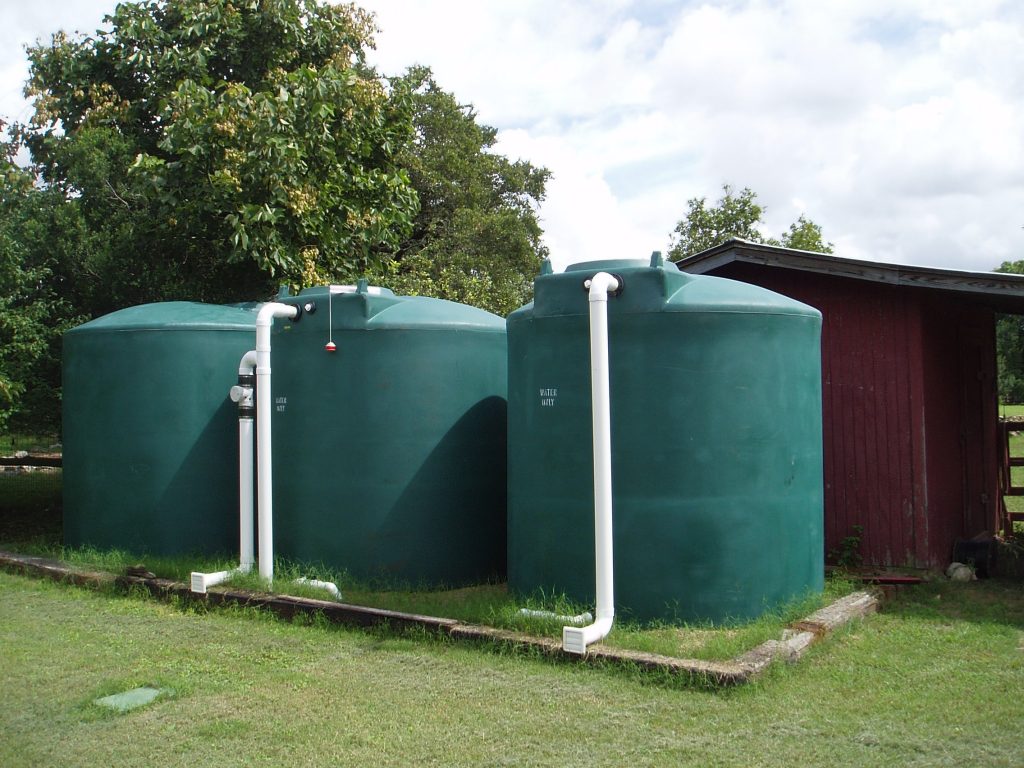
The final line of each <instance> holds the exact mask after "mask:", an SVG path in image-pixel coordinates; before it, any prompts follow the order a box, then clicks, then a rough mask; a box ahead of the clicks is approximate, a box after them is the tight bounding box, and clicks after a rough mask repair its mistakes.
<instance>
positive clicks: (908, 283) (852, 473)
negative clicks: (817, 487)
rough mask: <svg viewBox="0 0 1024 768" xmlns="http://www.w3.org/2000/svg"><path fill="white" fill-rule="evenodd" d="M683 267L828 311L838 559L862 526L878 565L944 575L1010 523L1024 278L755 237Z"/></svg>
mask: <svg viewBox="0 0 1024 768" xmlns="http://www.w3.org/2000/svg"><path fill="white" fill-rule="evenodd" d="M678 266H679V268H680V269H682V270H683V271H685V272H691V273H694V274H711V275H716V276H718V277H727V278H731V279H734V280H741V281H743V282H747V283H753V284H755V285H759V286H763V287H765V288H768V289H770V290H773V291H776V292H778V293H781V294H784V295H786V296H790V297H792V298H795V299H797V300H799V301H802V302H804V303H805V304H810V305H811V306H813V307H816V308H817V309H819V310H820V311H821V313H822V317H823V327H822V342H821V344H822V349H821V354H822V400H823V402H822V408H823V426H824V458H825V546H826V551H829V550H832V551H838V550H839V549H840V548H841V546H842V540H843V539H844V538H845V537H846V536H849V535H851V534H852V533H853V532H854V530H855V529H854V526H857V525H859V526H862V527H863V533H862V534H861V535H860V538H861V546H860V554H861V555H862V556H863V559H864V563H865V564H868V565H877V566H894V567H910V568H943V567H945V566H946V565H947V564H948V563H949V562H950V560H951V557H952V552H953V545H954V543H955V542H956V541H957V540H958V539H970V538H972V537H974V536H976V535H978V534H983V533H985V532H988V533H989V534H992V533H995V532H996V531H998V530H999V529H1000V528H1002V527H1003V525H1004V521H1003V519H1002V503H1001V499H1002V497H1001V490H1000V472H1001V470H1002V458H1001V455H1000V451H999V434H1000V432H999V423H998V402H997V398H998V396H997V391H996V353H995V316H996V313H997V312H1011V313H1024V277H1022V276H1018V275H1004V274H998V273H990V272H961V271H957V270H948V269H932V268H926V267H909V266H904V265H896V264H879V263H873V262H868V261H860V260H855V259H840V258H835V257H833V256H826V255H823V254H817V253H809V252H807V251H797V250H792V249H788V248H775V247H771V246H764V245H757V244H754V243H748V242H746V241H743V240H730V241H729V242H727V243H723V244H722V245H720V246H717V247H715V248H712V249H710V250H707V251H703V252H702V253H699V254H697V255H695V256H692V257H690V258H687V259H684V260H682V261H680V262H679V263H678Z"/></svg>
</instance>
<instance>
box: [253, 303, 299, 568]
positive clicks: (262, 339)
mask: <svg viewBox="0 0 1024 768" xmlns="http://www.w3.org/2000/svg"><path fill="white" fill-rule="evenodd" d="M298 313H299V308H298V307H293V306H289V305H287V304H279V303H277V302H270V303H268V304H264V305H263V306H262V307H260V311H259V314H257V315H256V433H257V434H258V435H259V445H258V446H257V450H256V463H257V469H256V483H257V487H256V504H257V506H258V510H259V537H260V558H259V569H260V578H262V579H265V580H266V581H273V580H274V498H273V496H274V494H273V490H274V485H273V478H272V472H273V467H272V463H273V462H272V457H273V452H272V442H271V438H270V431H271V429H270V423H271V421H272V419H271V416H272V415H273V407H272V404H273V402H274V401H273V398H272V397H271V392H270V329H271V328H272V327H273V325H274V318H277V317H282V318H288V319H291V318H294V317H295V316H296V315H298Z"/></svg>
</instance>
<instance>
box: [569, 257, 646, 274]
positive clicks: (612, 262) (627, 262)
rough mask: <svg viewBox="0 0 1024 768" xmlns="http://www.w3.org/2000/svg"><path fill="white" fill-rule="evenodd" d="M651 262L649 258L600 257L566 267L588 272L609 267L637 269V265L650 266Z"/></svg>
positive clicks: (574, 270)
mask: <svg viewBox="0 0 1024 768" xmlns="http://www.w3.org/2000/svg"><path fill="white" fill-rule="evenodd" d="M650 265H651V262H650V261H649V260H647V259H599V260H597V261H581V262H578V263H576V264H570V265H569V266H567V267H566V268H565V271H566V272H587V271H593V270H595V269H597V270H605V271H607V270H609V269H635V268H637V267H649V266H650Z"/></svg>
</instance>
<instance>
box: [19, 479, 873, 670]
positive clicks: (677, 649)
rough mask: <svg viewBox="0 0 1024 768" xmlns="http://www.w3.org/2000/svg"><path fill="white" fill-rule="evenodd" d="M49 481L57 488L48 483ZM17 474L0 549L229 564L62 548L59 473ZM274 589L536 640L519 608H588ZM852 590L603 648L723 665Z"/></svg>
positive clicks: (244, 580) (836, 589)
mask: <svg viewBox="0 0 1024 768" xmlns="http://www.w3.org/2000/svg"><path fill="white" fill-rule="evenodd" d="M55 477H56V480H57V482H56V484H54V478H55ZM48 478H49V479H48V480H47V481H46V482H44V481H43V475H42V474H41V473H32V474H28V475H16V476H10V477H9V478H4V479H3V481H0V548H3V549H7V550H11V551H16V552H22V553H24V554H33V555H40V556H44V557H52V558H56V559H59V560H64V561H66V562H69V563H71V564H73V565H77V566H79V567H81V568H83V569H90V570H101V571H107V572H110V573H121V572H123V571H124V569H125V568H127V567H128V566H131V565H136V564H142V565H145V567H146V568H148V569H149V570H150V571H152V572H153V573H155V574H156V575H158V576H161V577H164V578H169V579H174V580H176V581H180V582H186V583H187V582H188V581H189V575H190V573H191V572H192V571H204V572H213V571H221V570H229V569H231V568H233V567H234V566H235V564H236V561H235V560H234V559H233V558H228V557H224V558H210V557H206V556H195V557H155V556H152V555H140V554H137V553H131V552H123V551H119V550H98V549H94V548H67V547H64V546H62V543H61V519H60V485H59V473H58V474H57V475H52V474H49V475H48ZM274 572H275V582H274V585H275V586H274V589H275V591H278V592H286V593H288V594H293V595H299V596H305V597H317V598H325V597H326V596H327V595H326V593H325V592H323V591H321V590H317V589H314V588H312V587H308V586H303V585H300V584H296V583H294V580H295V579H297V578H298V577H300V576H306V577H309V578H317V579H322V580H325V581H333V582H335V583H336V584H338V586H339V587H340V588H341V590H342V595H343V599H344V600H345V602H348V603H353V604H356V605H364V606H369V607H374V608H386V609H389V610H394V611H404V612H409V613H418V614H425V615H430V616H442V617H445V618H451V619H458V620H460V621H466V622H472V623H477V624H486V625H488V626H493V627H500V628H504V629H513V630H518V631H523V632H528V633H530V634H533V635H537V636H541V637H551V638H559V637H561V633H562V624H561V622H558V621H555V620H545V619H539V618H532V617H524V616H522V615H521V614H520V613H519V609H520V608H523V607H527V608H535V609H542V610H549V611H553V612H555V613H559V614H570V615H572V614H577V613H581V612H582V611H583V610H586V609H587V608H588V607H586V606H581V605H576V604H573V603H572V602H570V601H568V600H566V599H565V598H563V597H561V596H558V595H535V596H533V597H532V598H530V599H526V600H523V599H515V598H514V597H513V596H511V595H510V594H509V593H508V591H507V589H506V587H505V585H504V584H483V585H479V586H472V587H466V588H461V589H410V588H402V589H394V588H386V587H382V586H381V585H379V584H366V583H361V582H359V581H356V580H353V579H351V578H349V577H348V575H347V574H345V573H338V572H334V571H331V570H329V569H325V568H322V567H310V566H300V565H297V564H294V563H288V562H283V561H278V562H277V563H275V567H274ZM227 586H232V587H237V588H241V589H250V590H256V591H261V590H266V589H267V585H265V584H264V583H262V582H261V581H260V579H259V577H258V575H257V574H256V573H251V574H248V575H245V576H238V577H236V578H234V579H232V580H231V581H230V582H228V584H227ZM852 590H853V585H852V584H848V583H845V582H842V581H831V582H829V584H828V587H827V589H826V591H825V594H824V595H814V596H811V597H808V598H806V599H801V600H794V601H793V602H792V603H790V604H787V605H785V606H782V607H780V608H778V609H776V610H773V611H770V612H768V613H766V614H765V615H764V616H762V617H761V618H759V619H757V620H756V621H751V622H747V623H742V624H737V625H736V626H724V627H722V626H719V627H714V626H708V625H698V626H673V625H670V624H655V625H639V624H637V623H631V622H629V621H628V620H623V617H620V618H619V620H618V621H617V622H616V625H615V630H614V631H613V632H612V634H611V635H610V636H609V638H608V640H607V641H606V643H607V644H608V645H609V646H612V647H617V648H625V649H630V650H637V651H646V652H649V653H661V654H665V655H669V656H681V657H686V658H697V659H706V660H725V659H729V658H732V657H733V656H736V655H737V654H740V653H743V652H745V651H747V650H749V649H751V648H753V647H754V646H756V645H758V644H759V643H761V642H764V641H765V640H768V639H770V638H778V637H779V635H780V633H781V632H782V630H783V628H785V627H786V626H787V625H788V624H789V623H791V622H793V621H795V620H797V619H800V618H802V617H804V616H806V615H807V614H809V613H811V612H812V611H814V610H816V609H817V608H820V607H821V606H822V605H824V604H826V603H828V602H831V601H832V600H835V599H837V598H838V597H840V596H842V595H844V594H848V593H849V592H850V591H852Z"/></svg>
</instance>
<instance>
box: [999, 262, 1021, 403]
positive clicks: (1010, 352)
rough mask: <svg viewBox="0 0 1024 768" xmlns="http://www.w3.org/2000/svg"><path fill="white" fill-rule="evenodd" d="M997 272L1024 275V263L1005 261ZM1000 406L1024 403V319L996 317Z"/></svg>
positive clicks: (1012, 316)
mask: <svg viewBox="0 0 1024 768" xmlns="http://www.w3.org/2000/svg"><path fill="white" fill-rule="evenodd" d="M996 272H1005V273H1008V274H1012V275H1024V261H1004V262H1003V263H1002V264H1000V265H999V268H998V269H996ZM996 370H997V375H998V386H999V402H1001V403H1024V316H1022V315H997V316H996Z"/></svg>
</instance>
